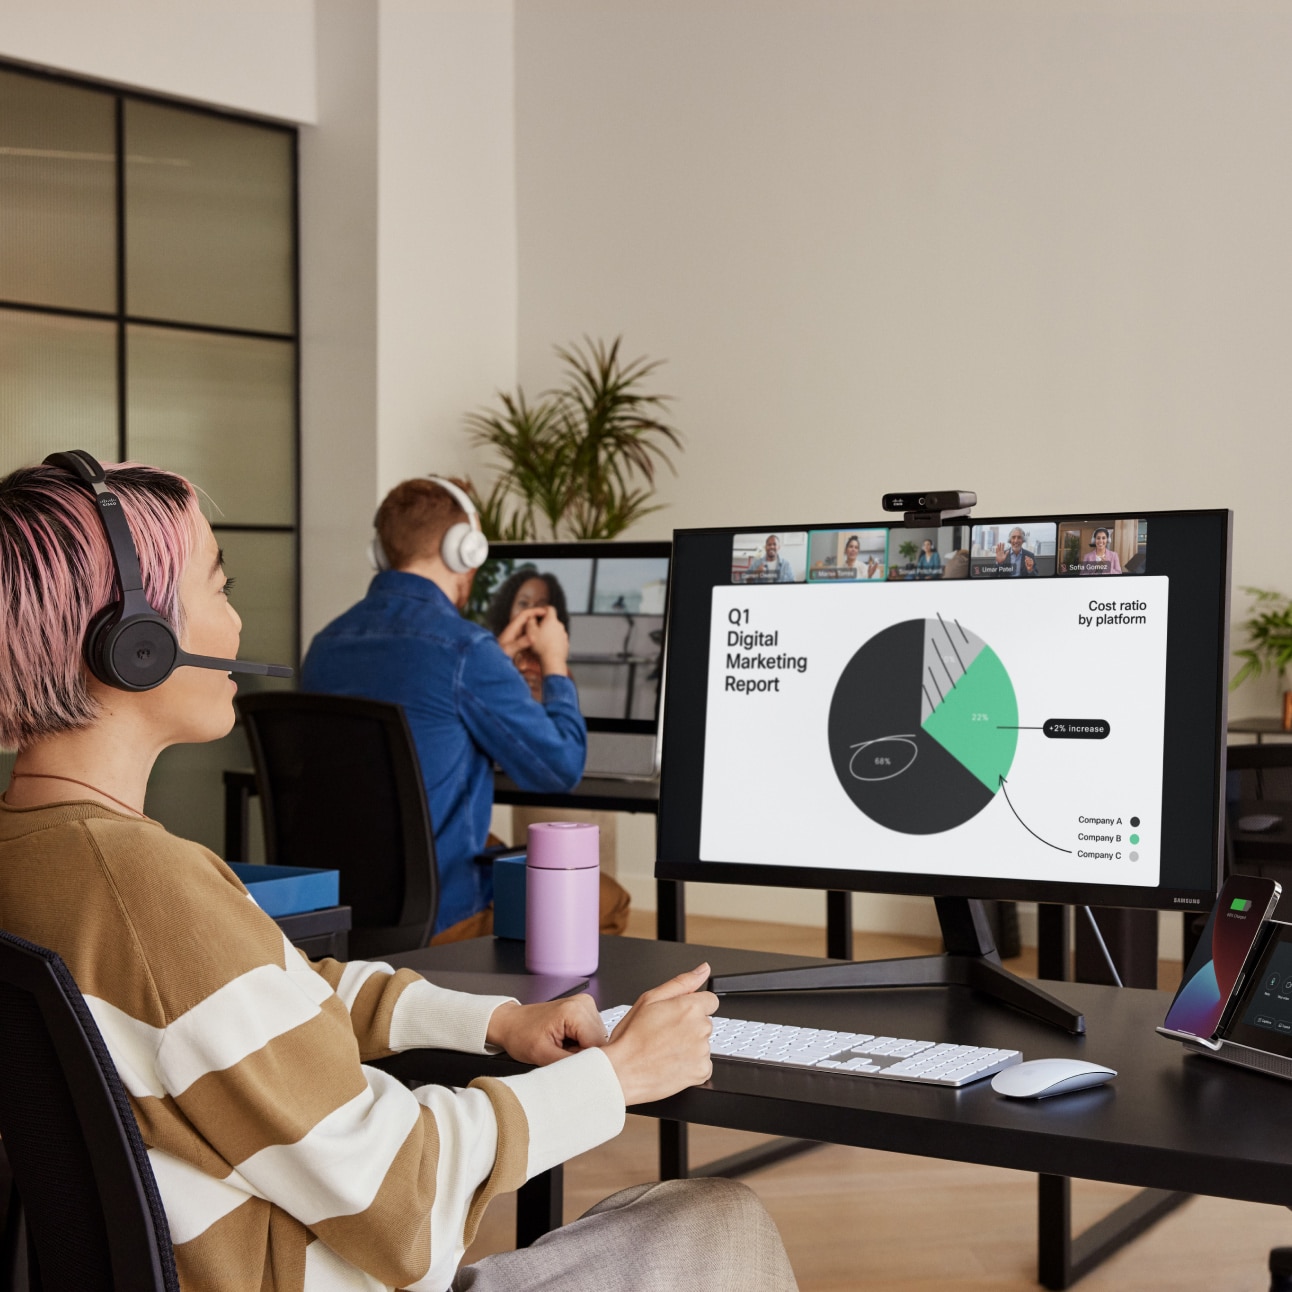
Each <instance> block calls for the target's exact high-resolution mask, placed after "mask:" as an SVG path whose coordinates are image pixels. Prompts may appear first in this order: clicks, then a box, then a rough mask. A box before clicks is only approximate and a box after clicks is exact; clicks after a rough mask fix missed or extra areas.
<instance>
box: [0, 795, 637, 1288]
mask: <svg viewBox="0 0 1292 1292" xmlns="http://www.w3.org/2000/svg"><path fill="white" fill-rule="evenodd" d="M0 927H3V928H5V929H7V930H9V931H10V932H13V933H17V934H19V935H21V936H22V937H25V938H29V939H30V940H31V941H33V942H37V943H39V944H41V945H42V946H46V947H50V948H52V949H53V950H55V951H57V952H58V953H59V954H60V955H61V956H62V957H63V959H64V960H65V961H66V963H67V966H68V968H69V969H70V970H71V972H72V976H73V977H74V978H75V979H76V981H77V984H78V985H79V986H80V988H81V990H82V992H83V993H84V994H85V997H86V1000H87V1002H88V1004H89V1007H90V1009H91V1011H92V1012H93V1014H94V1017H95V1019H96V1021H97V1022H98V1025H99V1028H100V1030H101V1031H102V1032H103V1035H104V1039H105V1040H106V1041H107V1044H108V1048H109V1050H110V1051H111V1053H112V1057H113V1060H114V1061H115V1063H116V1065H117V1071H118V1072H119V1073H120V1074H121V1079H122V1082H123V1083H124V1085H125V1087H126V1090H127V1091H128V1092H129V1095H130V1100H131V1104H132V1106H133V1108H134V1111H135V1115H136V1117H137V1118H138V1120H139V1126H140V1129H141V1131H142V1132H143V1138H144V1143H145V1144H146V1145H147V1146H148V1152H149V1156H150V1158H151V1160H152V1164H153V1169H154V1171H155V1172H156V1175H157V1181H158V1184H159V1185H160V1188H161V1194H162V1199H163V1200H164V1202H165V1205H166V1215H167V1218H168V1220H169V1222H170V1228H171V1237H172V1240H173V1241H174V1244H175V1255H176V1260H177V1263H178V1266H179V1274H180V1282H181V1284H182V1286H183V1287H184V1288H185V1289H186V1292H196V1290H197V1289H202V1290H204V1292H205V1290H207V1289H212V1290H217V1289H218V1290H219V1292H226V1290H227V1292H322V1290H323V1289H326V1290H327V1292H333V1290H334V1289H335V1290H336V1292H343V1290H344V1292H349V1290H350V1289H362V1290H363V1292H380V1290H381V1289H391V1288H409V1289H417V1290H418V1292H421V1290H422V1289H434V1292H440V1290H441V1289H444V1288H446V1287H447V1286H448V1284H449V1283H450V1282H451V1280H452V1278H453V1274H454V1271H455V1269H456V1267H457V1264H458V1261H459V1260H460V1259H461V1256H462V1252H463V1250H464V1248H465V1246H466V1244H467V1243H468V1242H470V1240H471V1237H472V1235H473V1234H474V1231H475V1227H476V1225H477V1223H478V1222H479V1219H480V1216H481V1214H482V1213H483V1211H484V1208H485V1206H486V1204H487V1203H488V1201H489V1199H490V1198H491V1197H493V1195H494V1194H495V1193H498V1192H500V1191H506V1190H510V1189H514V1188H516V1187H518V1186H519V1185H520V1184H522V1183H523V1182H524V1181H525V1180H526V1179H528V1178H529V1177H530V1176H532V1175H535V1174H537V1173H538V1172H539V1171H542V1170H546V1169H547V1168H548V1167H550V1166H552V1165H554V1164H556V1163H557V1162H561V1161H564V1160H566V1159H567V1158H569V1157H572V1156H574V1155H575V1154H577V1153H582V1152H584V1151H586V1150H587V1149H589V1148H592V1147H594V1146H595V1145H597V1144H600V1143H602V1142H604V1141H605V1140H607V1139H609V1138H611V1137H612V1136H614V1135H616V1134H617V1133H618V1132H619V1130H620V1129H621V1127H622V1125H623V1119H624V1103H623V1094H622V1091H621V1090H620V1087H619V1083H618V1081H617V1079H616V1078H615V1074H614V1069H613V1068H612V1067H611V1065H610V1063H609V1061H608V1060H607V1059H606V1057H605V1055H604V1054H602V1053H601V1052H600V1051H599V1050H590V1051H585V1052H583V1053H581V1054H578V1055H575V1056H573V1057H571V1058H569V1059H565V1060H562V1061H561V1062H559V1063H555V1064H553V1065H551V1066H550V1067H546V1068H540V1069H537V1070H535V1071H533V1072H528V1073H525V1074H524V1075H522V1076H518V1077H504V1078H483V1079H481V1080H478V1081H475V1082H472V1084H471V1087H470V1088H469V1089H466V1090H454V1089H449V1088H446V1087H440V1086H423V1087H422V1088H420V1089H418V1090H411V1091H410V1090H409V1089H407V1088H406V1087H405V1086H404V1085H403V1084H402V1083H400V1082H399V1081H396V1080H395V1079H394V1078H392V1077H388V1076H387V1075H386V1074H385V1073H383V1072H381V1071H380V1070H378V1069H375V1068H370V1067H366V1066H364V1060H367V1059H374V1058H379V1057H381V1056H382V1055H386V1054H390V1053H393V1052H395V1051H398V1050H402V1049H411V1048H414V1047H417V1046H436V1047H440V1048H449V1049H456V1050H464V1051H468V1052H474V1053H483V1052H484V1051H485V1049H486V1046H485V1042H484V1038H485V1031H486V1028H487V1026H488V1021H489V1016H490V1014H491V1013H492V1012H493V1010H494V1009H495V1008H496V1007H497V1005H498V1004H499V1003H500V1001H501V1000H502V999H503V998H501V997H483V996H472V995H466V994H464V993H461V992H450V991H445V990H443V989H441V988H437V987H434V986H432V985H431V984H430V983H427V982H425V981H424V980H423V979H422V978H420V977H419V976H418V975H417V974H414V973H412V972H410V971H408V970H401V971H399V972H397V973H396V972H393V971H392V970H391V969H390V967H389V966H388V965H382V964H377V963H364V962H352V963H350V964H339V963H337V962H336V961H332V960H324V961H320V962H318V963H315V964H311V963H310V962H309V961H307V960H306V959H304V957H303V956H302V955H301V954H300V953H299V952H298V951H296V950H295V948H293V947H292V946H291V945H290V944H289V943H288V942H287V941H286V940H285V939H284V937H283V935H282V933H281V932H280V930H279V929H278V926H277V925H276V924H274V922H273V921H272V920H271V919H270V918H269V917H268V916H267V915H265V914H264V913H263V912H262V911H261V910H260V909H259V908H258V907H257V906H256V905H255V903H254V902H253V901H252V900H251V899H250V897H249V896H248V895H247V892H246V890H245V889H244V888H243V887H242V885H241V884H239V882H238V881H237V879H236V878H234V876H233V874H232V872H231V871H230V870H229V869H228V867H227V866H225V865H224V863H223V862H222V861H220V860H219V858H217V857H216V856H215V855H214V854H213V853H211V852H209V851H207V850H206V849H205V848H202V847H200V846H199V845H197V844H195V843H189V842H186V841H184V840H181V839H176V838H175V837H174V836H172V835H170V834H168V833H167V832H166V831H165V830H164V829H163V828H162V827H161V826H160V825H158V824H156V823H155V822H151V821H139V820H135V819H132V818H128V817H126V816H125V815H124V814H121V813H117V812H113V811H111V810H110V809H108V808H105V807H101V806H99V805H98V804H94V803H89V802H78V803H66V804H60V805H57V806H54V807H45V808H27V809H18V808H10V807H8V806H7V805H5V804H3V803H0Z"/></svg>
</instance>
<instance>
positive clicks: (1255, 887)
mask: <svg viewBox="0 0 1292 1292" xmlns="http://www.w3.org/2000/svg"><path fill="white" fill-rule="evenodd" d="M1278 895H1279V885H1278V884H1276V883H1275V882H1274V881H1273V880H1272V879H1262V878H1260V877H1258V876H1255V875H1233V876H1231V877H1230V879H1229V880H1227V881H1226V883H1225V886H1224V888H1222V889H1221V890H1220V896H1219V897H1218V898H1217V899H1216V904H1215V906H1213V907H1212V908H1211V914H1210V915H1209V916H1208V917H1207V925H1206V928H1204V929H1203V931H1202V937H1201V939H1200V940H1199V942H1198V946H1197V948H1196V950H1195V951H1194V953H1193V956H1192V958H1191V959H1190V961H1189V965H1188V968H1187V969H1186V970H1185V972H1184V978H1183V980H1182V982H1181V984H1180V990H1179V991H1178V992H1176V995H1175V999H1174V1000H1173V1001H1172V1002H1171V1008H1170V1009H1169V1010H1168V1011H1167V1015H1166V1022H1165V1023H1164V1026H1165V1027H1166V1028H1167V1029H1168V1030H1169V1031H1172V1032H1187V1033H1188V1034H1189V1035H1190V1036H1200V1037H1203V1038H1210V1037H1212V1036H1214V1035H1215V1032H1216V1028H1217V1027H1218V1026H1219V1025H1220V1019H1221V1016H1222V1015H1223V1014H1224V1012H1225V1006H1226V1005H1227V1004H1228V1003H1229V998H1230V997H1231V996H1232V995H1233V993H1234V988H1235V986H1236V985H1237V984H1238V978H1239V974H1240V973H1241V972H1242V969H1243V965H1244V964H1246V962H1247V958H1248V956H1249V955H1250V954H1251V951H1252V947H1253V946H1254V945H1255V943H1256V939H1257V936H1258V934H1259V933H1260V930H1261V925H1262V924H1263V923H1264V921H1265V919H1266V918H1267V917H1268V915H1269V914H1270V912H1271V911H1272V910H1273V908H1274V905H1275V903H1276V902H1277V901H1278Z"/></svg>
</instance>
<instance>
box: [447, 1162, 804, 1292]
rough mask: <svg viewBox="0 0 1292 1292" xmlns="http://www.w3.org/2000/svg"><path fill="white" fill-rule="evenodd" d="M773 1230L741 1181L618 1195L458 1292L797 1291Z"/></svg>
mask: <svg viewBox="0 0 1292 1292" xmlns="http://www.w3.org/2000/svg"><path fill="white" fill-rule="evenodd" d="M797 1287H798V1284H797V1283H795V1281H794V1273H793V1271H792V1270H791V1269H790V1262H789V1258H788V1257H787V1256H786V1255H785V1248H784V1247H783V1246H782V1245H781V1237H780V1234H779V1233H777V1231H776V1225H775V1224H774V1222H773V1221H772V1218H771V1217H770V1216H769V1215H768V1214H767V1211H766V1210H765V1209H764V1207H763V1204H762V1203H761V1202H760V1201H759V1200H758V1196H757V1195H756V1194H755V1193H754V1192H753V1191H752V1190H750V1189H749V1188H747V1187H746V1186H745V1185H743V1184H740V1183H738V1182H737V1181H735V1180H719V1179H712V1180H707V1179H706V1180H665V1181H663V1182H662V1183H660V1184H639V1185H636V1186H634V1187H633V1188H631V1189H624V1190H623V1191H622V1192H620V1193H616V1194H612V1195H611V1196H610V1197H609V1198H606V1199H605V1200H604V1201H602V1202H599V1203H597V1205H596V1206H595V1207H593V1208H592V1210H591V1211H589V1212H588V1213H587V1214H586V1215H584V1216H581V1217H580V1218H579V1219H578V1220H576V1221H574V1222H573V1223H571V1224H568V1225H565V1226H563V1227H562V1228H560V1229H554V1230H553V1231H552V1232H551V1233H550V1234H544V1235H543V1237H542V1238H540V1239H538V1241H537V1242H535V1243H534V1244H533V1245H532V1246H530V1247H524V1248H521V1249H520V1250H518V1251H513V1252H499V1253H498V1254H497V1255H495V1256H486V1257H485V1259H484V1260H482V1261H480V1262H479V1263H478V1264H475V1265H469V1266H467V1267H466V1268H465V1269H461V1270H459V1271H458V1276H457V1278H456V1279H454V1280H453V1292H549V1290H550V1292H555V1290H556V1289H558V1288H559V1289H560V1292H796V1289H797Z"/></svg>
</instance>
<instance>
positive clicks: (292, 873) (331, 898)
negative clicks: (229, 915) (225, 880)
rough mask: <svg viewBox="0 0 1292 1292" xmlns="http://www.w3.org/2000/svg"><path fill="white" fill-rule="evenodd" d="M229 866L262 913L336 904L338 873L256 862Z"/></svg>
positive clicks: (289, 912) (297, 911)
mask: <svg viewBox="0 0 1292 1292" xmlns="http://www.w3.org/2000/svg"><path fill="white" fill-rule="evenodd" d="M229 869H230V870H231V871H233V873H234V874H235V875H237V877H238V878H239V879H240V880H242V882H243V883H244V884H245V885H246V886H247V892H249V893H250V894H251V895H252V897H254V898H255V899H256V905H257V906H259V907H260V909H261V910H262V911H264V913H265V914H266V915H273V916H279V915H299V914H300V913H301V912H302V911H317V910H320V909H321V908H323V907H325V906H335V905H336V904H337V894H338V892H339V891H340V879H341V873H340V871H336V870H310V869H307V868H306V867H304V866H260V865H257V864H256V863H254V862H250V861H231V862H229Z"/></svg>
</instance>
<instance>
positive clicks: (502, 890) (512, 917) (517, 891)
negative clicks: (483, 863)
mask: <svg viewBox="0 0 1292 1292" xmlns="http://www.w3.org/2000/svg"><path fill="white" fill-rule="evenodd" d="M493 931H494V936H495V937H499V938H519V939H520V940H521V941H522V942H523V941H524V939H525V854H524V853H523V852H522V853H520V854H519V856H511V857H497V858H495V859H494V863H493Z"/></svg>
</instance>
